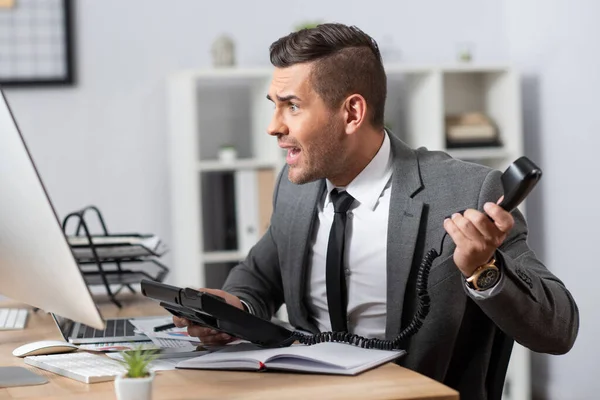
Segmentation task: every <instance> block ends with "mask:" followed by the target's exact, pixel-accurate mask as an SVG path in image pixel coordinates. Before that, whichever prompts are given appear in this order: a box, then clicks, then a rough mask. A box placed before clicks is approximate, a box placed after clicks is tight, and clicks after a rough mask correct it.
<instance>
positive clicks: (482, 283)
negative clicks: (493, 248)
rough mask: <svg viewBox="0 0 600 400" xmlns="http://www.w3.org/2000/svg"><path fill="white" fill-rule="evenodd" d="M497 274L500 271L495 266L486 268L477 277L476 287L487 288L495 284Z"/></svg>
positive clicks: (498, 274)
mask: <svg viewBox="0 0 600 400" xmlns="http://www.w3.org/2000/svg"><path fill="white" fill-rule="evenodd" d="M499 276H500V271H498V270H497V269H496V268H488V269H486V270H485V271H483V272H482V273H481V274H480V275H479V276H478V277H477V287H478V288H479V290H486V289H489V288H491V287H492V286H494V285H495V284H496V282H497V281H498V277H499Z"/></svg>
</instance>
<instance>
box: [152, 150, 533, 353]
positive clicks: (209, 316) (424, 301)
mask: <svg viewBox="0 0 600 400" xmlns="http://www.w3.org/2000/svg"><path fill="white" fill-rule="evenodd" d="M541 176H542V171H541V170H540V169H539V168H538V167H537V166H536V165H535V164H534V163H533V162H531V161H530V160H529V159H528V158H526V157H521V158H519V159H518V160H516V161H515V162H514V163H513V164H511V165H510V166H509V167H508V169H507V170H506V171H505V172H504V173H503V174H502V177H501V180H502V186H503V189H504V199H503V200H502V202H501V203H500V206H501V207H503V208H504V209H505V210H507V211H512V210H513V209H514V208H515V207H517V206H518V205H519V204H520V203H521V202H522V201H523V200H524V199H525V197H527V195H528V194H529V193H530V192H531V190H532V189H533V187H534V186H535V185H536V184H537V182H538V181H539V180H540V178H541ZM446 236H447V234H445V235H444V237H443V238H442V246H443V243H444V239H445V238H446ZM440 247H441V246H440ZM441 253H442V248H441V249H440V251H439V253H438V252H437V251H436V250H435V249H431V250H430V251H429V252H428V253H427V254H426V255H425V258H424V259H423V261H422V262H421V265H420V266H419V270H418V273H417V282H416V285H417V297H418V299H419V303H418V306H417V310H416V312H415V315H414V316H413V319H412V320H411V322H410V323H409V324H408V326H407V327H406V328H405V329H404V330H403V331H402V332H401V333H400V334H399V335H398V336H397V337H396V338H395V339H394V340H382V339H368V338H364V337H362V336H359V335H354V334H351V333H348V332H323V333H318V334H316V335H305V334H303V333H300V332H295V331H290V330H289V329H286V328H284V327H282V326H279V325H277V324H274V323H272V322H271V321H267V320H264V319H262V318H259V317H257V316H255V315H252V314H249V313H247V312H245V311H243V310H240V309H239V308H237V307H234V306H232V305H230V304H228V303H226V302H225V300H224V299H222V298H221V297H218V296H214V295H212V294H209V293H205V292H200V291H197V290H194V289H190V288H185V289H183V288H178V287H175V286H170V285H167V284H164V283H158V282H154V281H150V280H142V287H141V289H142V294H143V295H144V296H147V297H149V298H151V299H154V300H158V301H160V305H161V306H162V307H163V308H165V309H166V310H167V311H169V312H170V313H171V314H173V315H176V316H178V317H184V318H187V319H188V320H190V321H192V322H194V323H196V324H198V325H202V326H207V327H210V328H213V329H216V330H218V331H221V332H224V333H227V334H229V335H231V336H232V337H236V338H239V339H243V340H248V341H250V342H252V343H255V344H258V345H260V346H263V347H285V346H289V345H291V344H292V343H293V342H294V341H299V342H300V343H303V344H315V343H320V342H332V341H334V342H344V343H349V344H353V345H356V346H360V347H365V348H376V349H383V350H393V349H401V348H402V344H403V343H404V342H405V340H406V339H407V338H409V337H410V336H412V335H414V334H415V333H417V332H418V330H419V329H420V328H421V326H422V325H423V321H424V320H425V318H426V317H427V314H428V313H429V304H430V298H429V294H428V292H427V282H428V279H429V269H430V268H431V265H432V263H433V260H435V258H437V257H438V256H439V254H441Z"/></svg>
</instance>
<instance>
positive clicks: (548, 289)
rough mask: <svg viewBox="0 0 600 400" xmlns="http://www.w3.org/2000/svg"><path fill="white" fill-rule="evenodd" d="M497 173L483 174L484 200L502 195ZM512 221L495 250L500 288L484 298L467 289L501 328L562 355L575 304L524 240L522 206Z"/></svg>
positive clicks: (575, 318)
mask: <svg viewBox="0 0 600 400" xmlns="http://www.w3.org/2000/svg"><path fill="white" fill-rule="evenodd" d="M500 176H501V173H500V172H499V171H492V172H490V174H488V176H487V177H486V179H485V181H484V183H483V186H482V190H481V193H480V198H479V209H482V208H483V204H484V203H486V202H488V201H492V202H495V201H497V199H499V198H500V196H501V195H502V185H501V183H500ZM512 214H513V217H514V219H515V225H514V227H513V229H512V230H511V232H510V234H509V236H508V237H507V239H506V240H505V241H504V243H503V244H502V245H501V246H500V248H499V249H498V251H497V252H496V257H497V258H498V259H499V260H498V261H499V263H500V265H501V268H502V272H503V274H504V277H503V279H502V281H501V283H500V285H501V286H500V287H499V288H498V289H499V290H496V291H494V294H493V295H492V296H490V297H487V298H476V297H474V296H473V295H472V294H471V293H470V292H469V291H468V290H467V289H466V287H465V290H467V294H468V295H469V296H470V297H471V298H472V299H473V300H474V301H475V302H476V303H477V304H478V305H479V307H481V309H482V310H483V311H484V312H485V313H486V314H487V315H488V317H489V318H490V319H492V320H493V321H494V323H495V324H496V325H498V327H499V328H500V329H501V330H503V331H504V332H505V333H507V334H509V335H510V336H512V337H514V339H515V340H516V341H517V342H519V343H520V344H522V345H523V346H525V347H528V348H529V349H531V350H533V351H536V352H543V353H550V354H564V353H566V352H567V351H569V350H570V349H571V347H572V346H573V343H574V342H575V338H576V336H577V332H578V329H579V311H578V309H577V305H576V304H575V301H574V299H573V297H572V296H571V294H570V293H569V291H568V290H567V289H566V287H565V286H564V284H563V283H562V282H561V281H560V280H559V279H558V278H557V277H556V276H554V275H553V274H552V273H551V272H550V271H549V270H548V269H547V268H546V267H545V266H544V265H543V264H542V262H540V261H539V260H538V259H537V257H536V255H535V254H534V252H533V251H532V250H531V249H530V248H529V246H528V245H527V226H526V223H525V220H524V218H523V215H522V214H521V212H520V211H518V210H515V211H513V213H512Z"/></svg>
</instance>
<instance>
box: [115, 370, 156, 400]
mask: <svg viewBox="0 0 600 400" xmlns="http://www.w3.org/2000/svg"><path fill="white" fill-rule="evenodd" d="M153 380H154V372H150V376H148V377H146V378H127V377H125V376H124V375H119V376H117V378H116V379H115V392H116V394H117V400H150V399H152V381H153Z"/></svg>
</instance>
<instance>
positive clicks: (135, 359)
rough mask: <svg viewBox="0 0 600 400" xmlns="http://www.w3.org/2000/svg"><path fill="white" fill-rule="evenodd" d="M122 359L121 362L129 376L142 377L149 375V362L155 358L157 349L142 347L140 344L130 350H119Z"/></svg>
mask: <svg viewBox="0 0 600 400" xmlns="http://www.w3.org/2000/svg"><path fill="white" fill-rule="evenodd" d="M121 355H122V356H123V361H121V364H123V366H124V367H125V369H126V371H127V376H128V377H129V378H143V377H145V376H148V375H149V370H148V367H149V364H150V363H151V362H152V361H154V360H156V358H157V356H158V349H144V348H143V346H142V345H138V346H135V347H133V348H132V349H131V350H125V351H122V352H121Z"/></svg>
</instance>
